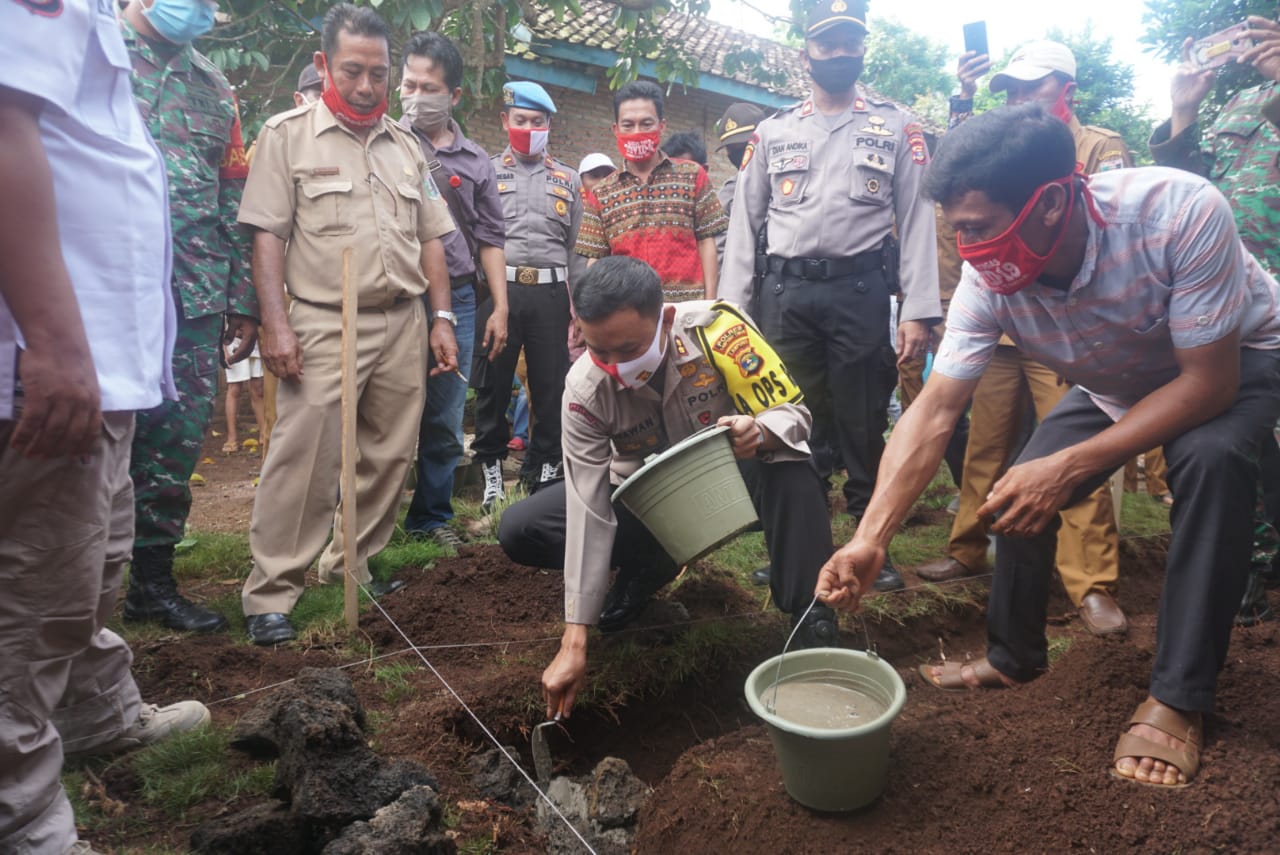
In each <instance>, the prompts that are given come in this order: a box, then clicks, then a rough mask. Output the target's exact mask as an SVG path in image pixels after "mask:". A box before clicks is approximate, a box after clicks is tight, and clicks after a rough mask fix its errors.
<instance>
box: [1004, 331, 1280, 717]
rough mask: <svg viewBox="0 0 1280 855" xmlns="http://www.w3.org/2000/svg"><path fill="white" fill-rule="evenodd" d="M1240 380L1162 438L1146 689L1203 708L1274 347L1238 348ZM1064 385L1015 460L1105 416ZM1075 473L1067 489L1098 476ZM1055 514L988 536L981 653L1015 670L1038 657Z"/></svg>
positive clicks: (1245, 564)
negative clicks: (1164, 527)
mask: <svg viewBox="0 0 1280 855" xmlns="http://www.w3.org/2000/svg"><path fill="white" fill-rule="evenodd" d="M1240 373H1241V376H1240V391H1239V393H1238V395H1237V397H1236V401H1235V403H1234V404H1233V405H1232V407H1231V409H1229V410H1227V411H1226V412H1225V413H1223V414H1222V415H1220V416H1218V417H1217V418H1214V419H1211V420H1210V421H1208V422H1206V423H1204V424H1202V425H1200V426H1198V427H1195V428H1192V429H1191V430H1189V431H1187V432H1186V433H1184V434H1183V435H1182V436H1179V437H1175V438H1174V439H1171V440H1169V441H1168V442H1166V443H1165V445H1164V454H1165V459H1166V460H1167V461H1168V462H1169V487H1170V489H1171V490H1172V491H1173V494H1174V496H1176V497H1177V498H1176V500H1175V501H1174V504H1173V509H1172V513H1171V515H1170V516H1171V523H1172V529H1173V533H1172V536H1171V538H1170V541H1169V558H1168V563H1167V565H1166V569H1165V584H1164V590H1163V591H1162V592H1161V595H1160V612H1159V624H1158V625H1157V628H1156V657H1155V663H1154V666H1153V667H1152V671H1151V694H1152V695H1153V696H1154V697H1155V698H1156V699H1157V700H1159V701H1161V702H1162V703H1165V704H1168V705H1169V706H1172V707H1175V708H1177V709H1181V710H1189V711H1193V712H1206V713H1207V712H1212V711H1213V704H1214V692H1215V689H1216V687H1217V681H1218V671H1219V670H1220V669H1221V668H1222V663H1223V662H1224V661H1225V659H1226V655H1227V644H1228V642H1229V641H1230V639H1231V627H1232V623H1233V620H1234V618H1235V613H1236V609H1237V608H1239V606H1240V598H1241V596H1242V595H1243V593H1244V586H1245V579H1246V576H1247V574H1248V571H1249V558H1250V553H1251V552H1252V549H1253V519H1254V508H1255V504H1256V501H1257V495H1258V493H1257V490H1258V484H1259V478H1260V475H1261V469H1262V459H1263V457H1264V455H1270V454H1274V453H1275V440H1274V438H1273V437H1272V434H1271V431H1272V430H1273V428H1274V426H1275V423H1276V419H1277V418H1278V417H1280V353H1277V352H1275V351H1260V350H1241V352H1240ZM1111 423H1112V422H1111V419H1110V418H1109V417H1108V416H1107V415H1106V414H1105V413H1103V412H1102V411H1101V410H1099V409H1098V407H1097V405H1096V404H1094V403H1093V401H1092V400H1090V398H1089V396H1088V395H1086V394H1085V393H1084V392H1083V391H1082V390H1081V389H1079V388H1074V389H1072V390H1071V391H1070V392H1068V393H1067V394H1066V396H1065V397H1064V398H1063V399H1062V401H1061V402H1060V403H1059V404H1058V406H1056V407H1054V409H1053V412H1051V413H1050V414H1049V416H1048V418H1046V419H1045V420H1044V421H1043V422H1042V423H1041V424H1040V427H1039V428H1038V429H1037V430H1036V431H1035V433H1033V434H1032V436H1031V439H1030V441H1029V442H1028V443H1027V446H1026V448H1025V449H1023V452H1022V454H1021V456H1020V457H1019V458H1018V462H1019V463H1022V462H1025V461H1028V460H1035V459H1038V458H1041V457H1047V456H1048V455H1050V454H1053V453H1054V452H1056V451H1059V450H1060V449H1063V448H1067V447H1068V446H1072V445H1075V444H1077V443H1079V442H1082V441H1084V440H1086V439H1088V438H1089V437H1091V436H1093V435H1095V434H1097V433H1099V432H1101V431H1102V430H1104V429H1106V428H1107V427H1109V426H1110V425H1111ZM1108 474H1109V473H1102V474H1100V475H1098V476H1097V477H1095V478H1094V479H1092V480H1091V481H1089V482H1086V483H1085V484H1082V485H1081V486H1080V487H1079V488H1078V489H1077V490H1076V492H1075V494H1074V495H1073V496H1072V501H1077V500H1079V499H1080V498H1083V497H1084V496H1086V495H1088V493H1089V492H1090V491H1092V490H1093V489H1095V488H1096V487H1097V486H1099V485H1100V484H1101V483H1102V482H1103V481H1105V480H1106V476H1107V475H1108ZM1058 519H1059V518H1058V516H1057V515H1055V516H1054V518H1053V521H1052V523H1051V524H1050V525H1049V526H1048V527H1046V529H1045V530H1044V531H1043V532H1042V533H1041V534H1039V535H1037V536H1035V537H1031V538H1017V537H999V536H998V537H997V539H996V567H995V575H994V577H993V578H992V580H991V600H990V603H989V604H988V608H987V641H988V654H987V655H988V658H989V660H990V661H991V664H992V665H994V666H995V667H996V669H997V670H999V671H1000V672H1002V673H1003V674H1006V675H1007V676H1009V677H1012V678H1013V679H1015V680H1030V679H1032V678H1033V677H1035V676H1036V675H1037V674H1039V673H1040V672H1041V671H1043V670H1044V668H1045V667H1046V666H1047V664H1048V656H1047V652H1048V651H1047V645H1046V641H1045V634H1044V625H1045V617H1046V614H1045V610H1046V605H1047V600H1048V596H1049V580H1050V578H1051V577H1052V576H1053V562H1054V554H1055V550H1056V547H1057V530H1058V525H1059V523H1058Z"/></svg>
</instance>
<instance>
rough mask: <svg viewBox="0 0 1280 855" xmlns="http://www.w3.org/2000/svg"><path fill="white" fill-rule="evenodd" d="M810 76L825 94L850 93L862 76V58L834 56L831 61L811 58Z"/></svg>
mask: <svg viewBox="0 0 1280 855" xmlns="http://www.w3.org/2000/svg"><path fill="white" fill-rule="evenodd" d="M809 76H810V77H812V78H813V82H814V83H816V84H818V86H819V87H820V88H821V89H822V90H823V91H825V92H830V93H832V94H838V93H840V92H848V91H849V90H850V89H851V88H853V84H855V83H857V82H858V78H859V77H861V76H862V57H860V56H833V57H831V59H814V58H813V57H812V56H811V57H809Z"/></svg>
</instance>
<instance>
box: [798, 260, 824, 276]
mask: <svg viewBox="0 0 1280 855" xmlns="http://www.w3.org/2000/svg"><path fill="white" fill-rule="evenodd" d="M803 275H804V278H805V279H826V278H827V260H826V259H825V258H806V259H805V260H804V274H803Z"/></svg>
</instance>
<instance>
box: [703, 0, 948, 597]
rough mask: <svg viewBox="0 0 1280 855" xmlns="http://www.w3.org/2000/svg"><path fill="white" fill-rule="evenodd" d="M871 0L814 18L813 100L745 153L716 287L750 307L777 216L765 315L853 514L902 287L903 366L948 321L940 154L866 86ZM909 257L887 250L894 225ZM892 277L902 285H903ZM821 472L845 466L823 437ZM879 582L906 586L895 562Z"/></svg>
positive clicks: (892, 376)
mask: <svg viewBox="0 0 1280 855" xmlns="http://www.w3.org/2000/svg"><path fill="white" fill-rule="evenodd" d="M866 33H867V26H866V2H865V0H825V2H822V3H819V4H818V5H817V7H815V9H814V10H813V11H812V12H811V13H810V14H809V20H808V26H807V28H806V30H805V48H804V53H803V54H802V62H803V64H804V67H805V69H806V70H807V71H808V72H809V76H810V77H811V78H812V79H813V90H812V93H811V94H810V96H809V97H808V98H806V99H805V100H804V101H802V102H801V103H800V104H798V105H796V106H795V107H792V108H791V109H789V110H783V111H782V112H780V113H779V114H778V115H777V116H774V117H772V118H769V119H765V120H764V121H763V122H761V123H760V126H759V128H758V129H757V132H756V135H755V137H754V142H752V143H749V144H748V146H747V149H746V151H745V153H744V155H743V158H742V168H741V172H740V176H739V180H738V189H737V194H736V196H735V198H734V204H733V212H732V215H731V217H730V224H729V237H728V239H727V241H726V244H725V251H724V268H723V271H722V273H721V276H720V288H719V292H718V293H719V294H720V295H721V296H723V297H724V298H725V299H727V300H731V301H734V302H739V303H744V304H745V303H747V301H748V298H749V296H750V295H749V291H750V286H751V281H752V273H753V262H754V259H755V242H756V233H757V232H758V231H759V229H760V227H761V225H763V224H766V221H767V226H766V229H767V242H768V269H767V272H766V274H765V276H764V279H763V283H762V287H761V289H760V295H759V302H758V307H757V308H756V309H755V311H756V313H757V315H758V317H759V319H760V325H761V329H762V330H763V332H764V334H765V337H766V338H767V339H768V340H769V341H770V342H771V343H772V344H773V345H774V346H775V347H777V349H778V354H779V356H781V357H782V359H783V360H784V361H785V362H786V364H787V365H788V366H789V367H790V369H791V371H792V373H793V374H794V375H795V378H796V380H797V381H798V382H799V384H800V389H801V390H802V391H803V392H804V397H805V403H806V404H807V405H808V407H809V409H810V410H811V411H812V412H813V421H814V424H815V427H818V428H822V427H823V426H827V425H831V426H833V427H834V435H833V436H831V437H830V443H831V445H832V446H833V447H834V448H836V449H838V452H839V453H838V459H839V460H840V461H841V462H842V463H843V465H844V467H845V469H846V470H847V471H848V473H849V479H848V481H847V482H846V483H845V486H844V495H845V501H846V506H847V508H848V511H849V513H851V514H855V515H861V514H862V513H863V512H864V511H865V510H866V508H867V504H868V502H869V501H870V499H871V492H872V489H873V488H874V486H875V475H876V469H877V468H878V467H879V465H880V455H881V453H882V452H883V451H884V431H885V428H886V427H887V412H886V411H887V407H888V402H889V394H890V393H891V391H892V389H893V387H894V386H895V385H896V383H897V376H896V372H895V371H894V356H893V345H892V344H891V343H890V341H889V300H890V293H891V291H893V290H895V289H897V288H900V289H901V293H902V307H901V313H900V324H899V326H898V331H897V354H898V356H897V358H898V359H899V360H905V359H910V358H913V357H920V356H923V355H924V352H925V347H926V345H927V342H928V338H929V327H930V326H931V325H932V324H933V323H934V322H936V321H937V320H939V319H940V317H941V312H942V310H941V305H940V303H939V299H938V260H937V248H936V246H935V239H936V235H935V229H934V214H933V206H932V205H931V204H930V203H929V202H928V201H927V200H926V199H924V198H923V196H922V195H921V192H920V187H921V179H922V178H923V176H924V171H925V165H926V164H927V163H928V161H929V155H928V152H927V150H926V149H925V141H924V134H923V132H922V130H921V128H920V125H918V124H916V123H915V122H914V121H913V120H912V119H911V117H910V116H908V115H907V114H905V113H903V112H902V111H901V110H899V109H898V108H897V107H895V106H894V105H893V104H891V103H889V102H885V101H875V100H872V99H871V98H868V97H864V96H863V95H861V94H859V92H858V89H857V86H856V83H857V80H858V76H859V75H860V74H861V72H862V62H863V56H864V55H865V53H866V44H865V38H866ZM895 226H896V228H897V234H898V239H899V240H900V241H901V247H902V252H901V257H902V263H901V266H900V267H899V265H898V263H897V261H896V259H895V258H894V257H893V256H894V253H893V252H886V251H885V247H886V244H887V242H889V239H890V235H891V233H892V232H893V230H894V228H895ZM895 280H897V281H896V282H895ZM816 446H817V447H815V454H818V455H819V457H820V459H819V460H818V461H817V462H818V468H819V471H821V472H823V474H829V473H830V472H832V471H833V470H834V469H835V468H837V461H836V460H835V459H821V458H823V457H837V455H835V454H831V455H827V454H824V453H823V449H822V446H823V443H821V442H819V443H816ZM876 585H877V589H878V590H892V589H894V588H900V587H902V579H901V577H900V576H898V574H897V572H896V571H895V570H894V569H893V568H892V566H891V565H889V564H888V563H886V564H885V567H884V573H883V575H882V577H881V579H879V580H878V581H877V583H876Z"/></svg>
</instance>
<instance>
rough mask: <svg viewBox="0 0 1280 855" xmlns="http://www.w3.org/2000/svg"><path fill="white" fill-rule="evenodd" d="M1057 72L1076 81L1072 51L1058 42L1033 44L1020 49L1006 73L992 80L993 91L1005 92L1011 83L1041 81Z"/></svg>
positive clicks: (1001, 73)
mask: <svg viewBox="0 0 1280 855" xmlns="http://www.w3.org/2000/svg"><path fill="white" fill-rule="evenodd" d="M1055 71H1058V72H1061V73H1063V74H1065V75H1067V76H1068V77H1070V78H1071V79H1072V80H1075V79H1076V58H1075V55H1074V54H1072V53H1071V49H1070V48H1069V47H1067V46H1066V45H1064V44H1059V43H1058V42H1048V41H1044V42H1032V43H1031V44H1029V45H1023V46H1022V47H1020V48H1018V52H1017V53H1015V54H1014V55H1013V58H1012V59H1010V60H1009V65H1008V66H1006V67H1005V69H1004V71H1001V72H1000V73H999V74H997V75H996V76H995V77H993V78H991V91H992V92H1003V91H1004V90H1006V89H1008V88H1009V83H1010V81H1013V80H1021V81H1023V82H1024V83H1025V82H1028V81H1032V80H1040V79H1041V78H1044V77H1048V76H1049V75H1050V74H1052V73H1053V72H1055Z"/></svg>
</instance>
